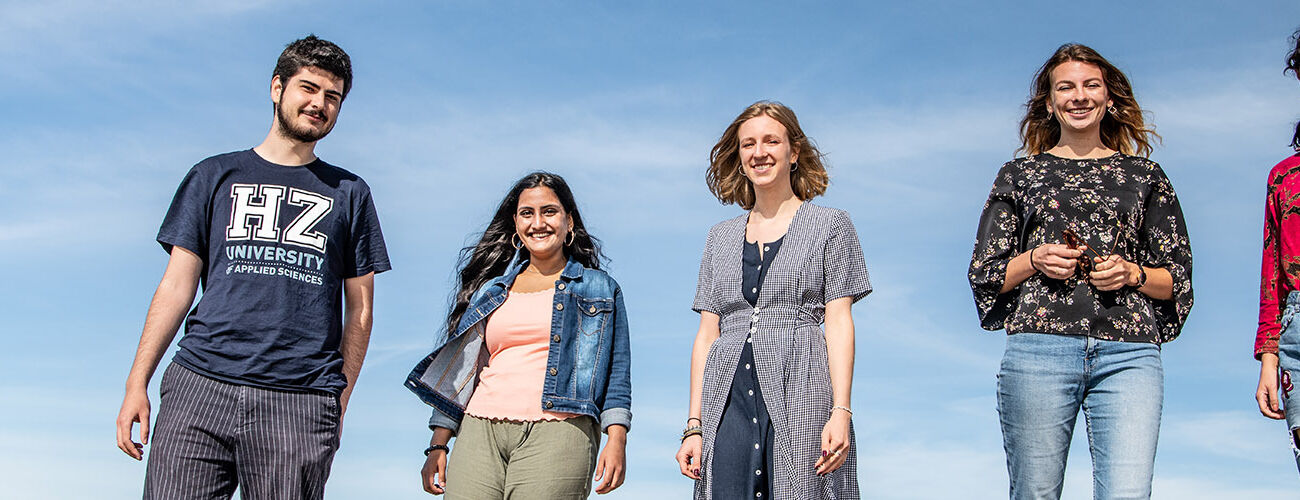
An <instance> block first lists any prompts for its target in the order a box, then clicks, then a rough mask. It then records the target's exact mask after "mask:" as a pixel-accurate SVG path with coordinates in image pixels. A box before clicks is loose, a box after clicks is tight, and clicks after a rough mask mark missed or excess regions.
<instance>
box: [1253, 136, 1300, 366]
mask: <svg viewBox="0 0 1300 500" xmlns="http://www.w3.org/2000/svg"><path fill="white" fill-rule="evenodd" d="M1298 173H1300V155H1295V156H1292V157H1289V158H1287V159H1285V160H1282V162H1281V163H1278V164H1277V166H1275V167H1273V170H1272V171H1270V172H1269V173H1268V198H1267V202H1266V204H1265V206H1264V258H1263V265H1262V266H1261V267H1262V269H1261V270H1260V281H1259V330H1258V331H1257V333H1256V334H1255V358H1257V359H1258V358H1259V355H1260V354H1263V353H1266V352H1271V353H1276V352H1277V339H1278V336H1280V335H1281V334H1282V332H1281V325H1280V324H1279V323H1280V320H1281V317H1282V309H1283V308H1285V307H1286V296H1287V294H1289V293H1290V292H1291V291H1292V290H1300V174H1298Z"/></svg>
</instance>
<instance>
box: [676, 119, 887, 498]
mask: <svg viewBox="0 0 1300 500" xmlns="http://www.w3.org/2000/svg"><path fill="white" fill-rule="evenodd" d="M710 160H711V161H710V166H709V170H708V175H707V180H708V184H709V190H710V191H712V192H713V194H714V196H716V197H717V198H718V200H719V201H721V202H722V203H725V204H731V203H735V204H738V205H740V207H741V208H743V209H745V213H744V214H741V215H740V216H738V217H735V218H733V219H729V220H725V221H722V222H720V223H718V224H717V225H715V226H713V228H712V229H710V230H709V236H708V240H707V241H706V243H705V245H704V257H703V258H702V259H701V260H700V276H699V286H698V288H697V289H696V295H695V303H694V305H693V306H692V308H693V309H695V310H696V311H697V312H699V313H700V327H699V331H698V333H697V334H696V337H695V346H694V349H693V351H692V355H691V386H690V413H689V415H688V418H687V419H686V430H685V431H684V432H683V433H682V445H681V449H680V450H678V452H677V463H678V466H679V467H680V469H681V473H682V474H683V475H685V476H686V477H689V478H691V479H695V480H696V483H695V498H697V499H714V500H732V499H738V498H748V499H783V500H784V499H832V498H833V499H853V498H858V497H859V492H858V480H857V479H858V478H857V449H856V446H855V445H854V442H853V426H852V422H851V418H852V416H853V410H852V409H851V407H852V405H851V404H850V399H849V395H850V393H851V392H852V383H853V336H854V330H853V315H852V305H853V303H854V302H856V301H858V300H859V299H861V298H863V297H865V296H866V295H867V293H869V292H870V291H871V283H870V280H869V279H868V276H867V268H866V264H865V263H864V262H863V257H862V248H861V244H860V243H859V242H858V234H857V232H856V231H855V230H854V228H853V221H852V220H850V219H849V214H848V213H847V212H844V211H843V210H836V209H833V208H826V207H821V206H817V205H814V204H812V202H811V201H809V200H811V199H812V198H813V197H816V196H818V195H820V194H822V193H824V192H825V191H826V186H827V184H828V182H829V180H830V177H829V176H828V175H827V173H826V168H825V167H824V166H823V165H822V156H821V153H819V152H818V151H817V148H816V146H814V145H813V143H812V141H811V140H810V139H809V138H808V137H807V136H806V135H804V133H803V130H802V129H801V128H800V126H799V120H798V118H796V117H795V114H794V111H791V110H790V108H787V107H786V106H784V105H782V104H780V103H776V102H768V101H760V102H756V103H754V104H753V105H750V106H749V107H748V108H746V109H745V111H744V112H742V113H741V114H740V116H737V117H736V119H735V120H733V121H732V122H731V125H730V126H729V127H727V129H726V131H724V132H723V133H722V137H721V138H720V139H719V140H718V143H717V145H715V146H714V147H713V152H712V154H711V155H710ZM823 324H824V325H825V329H824V330H823V328H822V325H823Z"/></svg>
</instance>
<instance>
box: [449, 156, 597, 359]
mask: <svg viewBox="0 0 1300 500" xmlns="http://www.w3.org/2000/svg"><path fill="white" fill-rule="evenodd" d="M535 187H547V188H550V189H551V191H553V192H555V197H556V198H559V199H560V206H562V207H563V208H564V212H565V213H566V214H567V215H568V216H569V218H570V219H572V220H573V240H572V243H570V244H567V245H565V246H564V255H565V257H567V258H572V259H573V260H576V261H578V263H579V264H582V265H583V267H586V268H588V269H600V263H601V261H603V260H606V259H605V255H604V254H603V253H602V252H601V251H600V240H598V239H596V237H595V236H592V235H591V234H590V233H588V232H587V227H586V226H584V225H583V223H582V214H580V213H579V212H578V203H577V202H576V201H574V199H573V191H571V190H569V184H568V183H566V182H564V178H563V177H560V176H559V175H556V174H552V173H550V172H533V173H531V174H528V175H526V176H524V178H522V179H519V181H517V182H515V185H514V187H511V188H510V191H509V192H508V193H506V197H505V198H504V199H502V200H501V204H500V205H498V206H497V210H496V213H495V214H494V215H493V216H492V221H491V222H489V223H488V226H487V229H484V230H483V234H482V235H480V236H479V241H478V243H477V244H474V245H471V246H467V247H465V248H462V249H461V250H460V258H459V259H458V260H457V263H456V269H457V272H456V288H455V292H454V293H455V295H454V296H453V297H452V299H451V303H452V305H451V309H450V310H449V311H448V312H447V322H446V328H447V331H446V334H447V336H451V335H454V334H455V333H456V327H457V326H458V325H459V324H460V318H461V317H462V316H464V315H465V311H466V310H467V309H469V299H470V297H471V296H473V295H474V292H476V291H478V289H479V288H480V287H482V286H483V285H484V284H485V283H487V282H488V281H489V280H491V279H492V278H495V277H497V276H501V275H502V274H505V272H506V267H507V266H509V265H510V261H511V260H513V259H514V257H515V254H516V253H520V254H523V256H525V257H526V256H527V255H528V247H522V248H519V249H515V246H514V244H513V243H512V237H513V236H514V235H515V219H514V217H515V210H517V209H518V207H519V196H520V195H521V194H523V192H524V190H525V189H529V188H535Z"/></svg>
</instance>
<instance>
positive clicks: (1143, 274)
mask: <svg viewBox="0 0 1300 500" xmlns="http://www.w3.org/2000/svg"><path fill="white" fill-rule="evenodd" d="M1133 265H1135V266H1137V268H1138V281H1137V283H1136V284H1133V285H1129V286H1132V287H1133V288H1142V287H1143V286H1146V284H1147V268H1145V267H1142V265H1141V264H1136V263H1135V264H1133Z"/></svg>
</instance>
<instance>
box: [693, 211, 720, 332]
mask: <svg viewBox="0 0 1300 500" xmlns="http://www.w3.org/2000/svg"><path fill="white" fill-rule="evenodd" d="M717 232H718V228H717V227H716V226H715V227H713V228H712V229H710V230H709V236H708V238H706V239H705V240H704V255H702V256H701V257H700V276H699V283H698V284H697V285H696V286H695V303H694V304H692V305H691V309H693V310H695V312H703V311H708V312H711V313H714V314H719V315H720V313H719V312H718V301H717V294H716V293H715V292H714V290H713V247H714V246H715V245H716V244H717V241H716V240H717V237H716V236H715V235H716V234H717Z"/></svg>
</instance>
